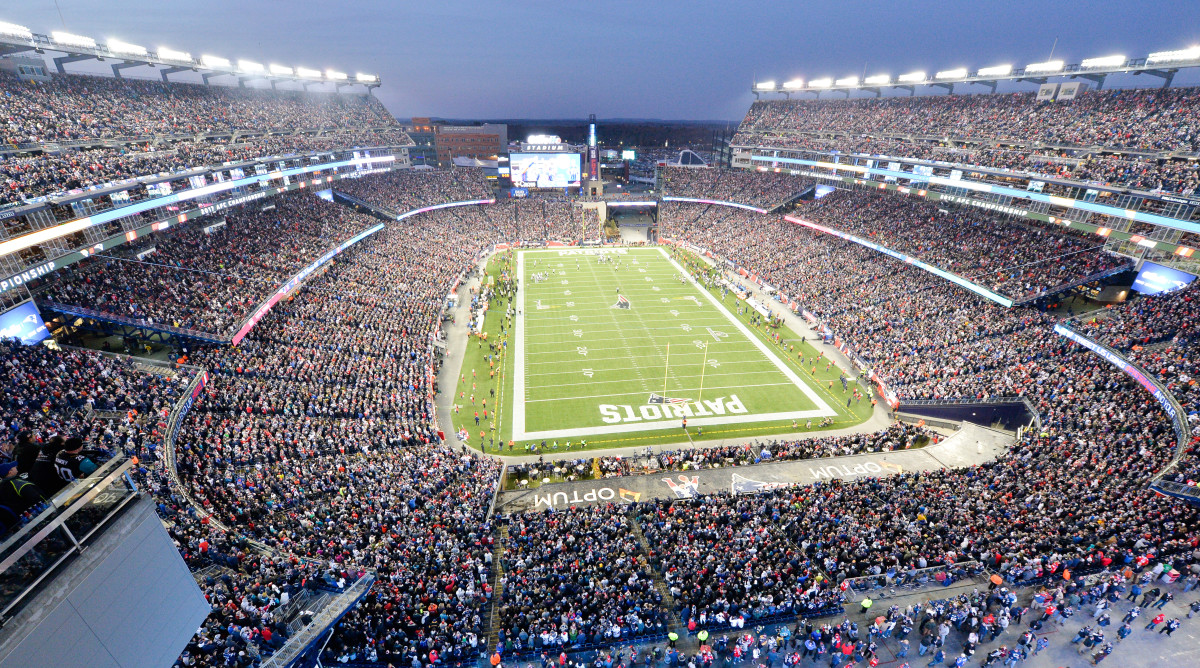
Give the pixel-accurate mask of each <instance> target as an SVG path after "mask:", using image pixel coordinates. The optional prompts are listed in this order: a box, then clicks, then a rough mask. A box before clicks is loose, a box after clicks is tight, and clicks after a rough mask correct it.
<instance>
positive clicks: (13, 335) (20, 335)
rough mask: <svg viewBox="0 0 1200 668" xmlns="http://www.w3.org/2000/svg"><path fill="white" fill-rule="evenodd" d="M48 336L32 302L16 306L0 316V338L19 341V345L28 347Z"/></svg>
mask: <svg viewBox="0 0 1200 668" xmlns="http://www.w3.org/2000/svg"><path fill="white" fill-rule="evenodd" d="M48 336H50V330H48V329H46V323H44V322H42V315H41V314H40V313H38V310H37V307H36V306H34V305H33V302H24V303H22V304H19V305H17V306H16V307H15V308H12V309H10V310H8V311H5V312H4V314H3V315H0V337H3V338H6V339H20V340H21V343H23V344H25V345H27V346H29V345H33V344H35V343H37V342H39V341H41V340H42V339H45V338H46V337H48Z"/></svg>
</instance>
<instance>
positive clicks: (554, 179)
mask: <svg viewBox="0 0 1200 668" xmlns="http://www.w3.org/2000/svg"><path fill="white" fill-rule="evenodd" d="M509 167H510V169H511V172H510V177H511V178H512V182H513V185H514V186H517V187H523V188H566V187H571V186H578V185H579V183H580V171H581V170H580V164H579V154H578V153H512V154H509Z"/></svg>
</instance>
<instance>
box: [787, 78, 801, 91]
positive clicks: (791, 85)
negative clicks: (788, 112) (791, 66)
mask: <svg viewBox="0 0 1200 668" xmlns="http://www.w3.org/2000/svg"><path fill="white" fill-rule="evenodd" d="M783 87H784V88H792V89H796V88H804V79H792V80H791V81H785V82H783Z"/></svg>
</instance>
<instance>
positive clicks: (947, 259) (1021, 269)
mask: <svg viewBox="0 0 1200 668" xmlns="http://www.w3.org/2000/svg"><path fill="white" fill-rule="evenodd" d="M797 213H798V215H799V216H801V217H802V218H804V219H805V220H808V221H810V222H815V223H818V224H822V225H825V226H827V227H832V228H835V229H840V230H842V231H845V232H849V233H851V234H854V235H855V236H858V237H861V238H865V239H868V240H871V241H874V242H876V243H878V244H881V245H883V246H886V247H888V248H890V249H892V250H894V251H897V252H900V253H904V254H906V255H912V256H914V257H916V258H918V259H920V260H924V261H925V262H928V263H929V264H932V265H935V266H938V267H941V268H942V269H945V270H947V271H950V272H953V273H955V274H958V275H959V276H962V277H964V278H967V279H970V280H972V281H974V282H976V283H979V284H981V285H983V286H984V287H987V288H989V289H991V290H993V291H995V292H998V293H1000V294H1003V295H1006V296H1008V297H1011V298H1013V299H1014V300H1018V301H1019V300H1022V299H1028V298H1031V297H1036V296H1039V295H1041V294H1042V293H1044V292H1046V291H1048V290H1053V289H1056V288H1057V289H1061V288H1062V287H1063V286H1070V285H1072V284H1077V283H1080V282H1083V279H1084V278H1086V277H1088V276H1090V275H1093V274H1097V273H1100V272H1105V271H1110V270H1113V269H1116V268H1118V267H1122V266H1129V265H1131V263H1130V261H1129V260H1128V258H1124V257H1121V256H1118V255H1116V254H1113V253H1109V252H1107V251H1105V250H1103V247H1104V239H1103V238H1100V237H1095V236H1087V235H1083V234H1079V233H1072V232H1071V231H1069V230H1066V229H1064V228H1061V227H1055V228H1052V227H1050V226H1049V225H1046V224H1042V223H1037V222H1035V221H1017V220H1013V219H1008V218H1002V217H999V216H996V215H993V214H989V213H986V212H983V211H980V210H976V209H969V208H967V207H952V208H950V209H945V208H941V207H939V206H938V205H937V204H936V203H934V202H930V201H928V200H923V199H916V198H910V197H901V196H898V195H895V194H891V193H881V192H876V191H871V190H867V191H862V190H837V191H834V192H832V193H830V194H829V195H826V196H825V197H823V198H821V199H819V200H816V201H814V202H813V203H812V204H811V205H808V206H805V207H803V208H802V209H800V210H799V211H798V212H797Z"/></svg>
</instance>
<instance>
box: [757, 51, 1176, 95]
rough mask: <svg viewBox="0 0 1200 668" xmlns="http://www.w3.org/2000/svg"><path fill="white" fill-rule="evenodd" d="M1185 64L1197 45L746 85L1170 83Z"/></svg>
mask: <svg viewBox="0 0 1200 668" xmlns="http://www.w3.org/2000/svg"><path fill="white" fill-rule="evenodd" d="M1188 67H1200V46H1192V47H1189V48H1186V49H1178V50H1174V51H1159V52H1156V53H1151V54H1150V55H1148V56H1146V57H1144V58H1127V57H1125V56H1124V55H1110V56H1101V57H1097V58H1087V59H1084V60H1081V61H1080V62H1078V63H1075V64H1067V63H1065V62H1064V61H1062V60H1050V61H1046V62H1041V63H1031V64H1028V65H1025V66H1024V67H1013V66H1012V65H993V66H990V67H983V68H980V69H978V70H975V71H974V72H972V71H970V70H968V69H967V68H965V67H956V68H953V69H947V70H940V71H935V72H933V73H927V72H923V71H922V72H909V73H907V74H901V75H899V76H892V75H890V74H875V75H871V76H867V77H865V78H862V79H859V78H858V77H856V76H851V77H845V78H840V79H837V80H834V79H832V78H831V77H821V78H819V79H813V80H810V81H805V80H804V79H799V78H797V79H789V80H788V81H784V82H782V83H778V82H776V81H774V80H770V81H759V82H755V83H754V85H753V86H752V88H751V90H752V91H753V92H754V94H755V95H756V96H757V95H758V94H760V93H782V94H784V95H787V96H789V97H790V96H791V94H792V93H814V94H816V95H818V96H820V94H821V93H824V92H826V91H839V92H844V93H846V95H847V96H849V94H850V91H855V90H865V91H869V92H873V93H875V94H876V95H879V94H881V91H882V89H884V88H901V89H905V90H908V91H910V92H915V89H916V87H917V86H931V87H940V88H946V89H947V90H949V91H951V92H953V91H954V86H955V84H979V85H982V86H987V87H989V88H991V89H992V90H993V91H995V90H996V84H997V83H999V82H1001V81H1031V82H1034V83H1045V82H1046V81H1047V79H1050V78H1056V77H1065V78H1070V79H1087V80H1090V81H1093V82H1095V83H1096V85H1097V87H1103V86H1104V80H1105V78H1106V77H1108V76H1109V75H1110V74H1134V75H1137V74H1148V75H1151V76H1155V77H1159V78H1161V79H1162V80H1163V86H1170V85H1171V81H1172V80H1173V79H1174V77H1175V73H1176V72H1178V71H1179V70H1181V69H1184V68H1188Z"/></svg>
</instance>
